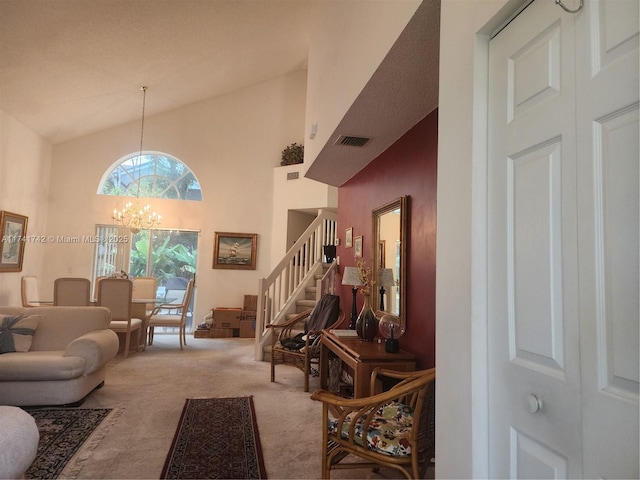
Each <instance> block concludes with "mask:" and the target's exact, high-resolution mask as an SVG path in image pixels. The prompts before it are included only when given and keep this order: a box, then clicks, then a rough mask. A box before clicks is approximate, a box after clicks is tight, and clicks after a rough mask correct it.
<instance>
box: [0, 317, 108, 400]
mask: <svg viewBox="0 0 640 480" xmlns="http://www.w3.org/2000/svg"><path fill="white" fill-rule="evenodd" d="M19 314H24V315H37V316H39V318H38V325H37V327H36V330H35V333H34V335H33V341H32V343H31V347H30V349H29V351H27V352H11V353H3V354H0V405H16V406H35V405H69V404H80V403H82V401H83V400H84V398H85V397H86V396H87V395H88V394H89V393H91V391H92V390H94V389H95V388H96V387H100V386H102V384H103V383H104V380H105V371H106V364H107V362H109V361H110V360H111V359H113V358H114V357H115V356H116V354H117V353H118V346H119V342H118V336H117V335H116V334H115V332H113V331H112V330H109V328H108V326H109V322H110V321H111V312H110V311H109V310H108V309H107V308H104V307H33V308H23V307H0V315H19Z"/></svg>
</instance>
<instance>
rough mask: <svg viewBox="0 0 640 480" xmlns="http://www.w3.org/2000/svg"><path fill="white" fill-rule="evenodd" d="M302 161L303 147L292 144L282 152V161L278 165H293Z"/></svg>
mask: <svg viewBox="0 0 640 480" xmlns="http://www.w3.org/2000/svg"><path fill="white" fill-rule="evenodd" d="M303 161H304V145H298V144H297V143H292V144H291V145H289V146H287V147H285V149H284V150H282V161H281V162H280V165H282V166H284V165H295V164H297V163H302V162H303Z"/></svg>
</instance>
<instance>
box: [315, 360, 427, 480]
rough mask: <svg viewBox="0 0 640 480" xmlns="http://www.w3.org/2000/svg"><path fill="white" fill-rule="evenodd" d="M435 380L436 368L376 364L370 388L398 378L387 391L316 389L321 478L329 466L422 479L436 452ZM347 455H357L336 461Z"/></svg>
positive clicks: (326, 476) (328, 475)
mask: <svg viewBox="0 0 640 480" xmlns="http://www.w3.org/2000/svg"><path fill="white" fill-rule="evenodd" d="M383 377H384V378H383ZM435 379H436V370H435V368H433V369H429V370H421V371H416V372H397V371H393V370H384V369H381V368H376V369H375V370H374V371H373V374H372V376H371V392H375V391H376V388H377V386H378V385H379V381H382V383H383V384H384V383H385V381H387V382H388V381H391V382H397V383H396V384H395V385H394V386H393V387H391V389H390V390H389V391H387V392H383V393H378V394H372V395H371V396H369V397H364V398H355V399H347V398H343V397H340V396H338V395H335V394H332V393H330V392H327V391H324V390H318V391H316V392H314V393H313V394H312V395H311V398H312V399H313V400H317V401H320V402H322V422H323V423H322V425H323V428H322V431H323V434H322V478H330V472H331V470H332V469H345V468H367V467H368V468H374V469H378V468H380V467H389V468H393V469H396V470H399V471H400V472H402V474H403V475H404V476H406V477H407V478H424V474H425V472H426V468H427V467H428V466H429V465H430V464H431V462H432V459H433V457H434V455H435ZM383 380H385V381H383ZM350 454H351V455H355V456H357V457H359V458H360V460H359V461H354V462H351V461H349V462H344V463H340V462H341V461H342V460H343V459H344V458H345V457H347V456H348V455H350Z"/></svg>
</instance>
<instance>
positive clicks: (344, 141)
mask: <svg viewBox="0 0 640 480" xmlns="http://www.w3.org/2000/svg"><path fill="white" fill-rule="evenodd" d="M369 140H370V139H369V138H367V137H355V136H353V135H340V136H339V137H338V139H337V140H336V141H335V145H346V146H348V147H363V146H364V145H365V143H367V142H368V141H369Z"/></svg>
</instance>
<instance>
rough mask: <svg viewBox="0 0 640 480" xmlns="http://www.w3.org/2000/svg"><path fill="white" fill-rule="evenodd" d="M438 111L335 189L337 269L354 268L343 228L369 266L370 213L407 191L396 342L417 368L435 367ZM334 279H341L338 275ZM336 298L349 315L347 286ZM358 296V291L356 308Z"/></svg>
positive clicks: (350, 301) (349, 291)
mask: <svg viewBox="0 0 640 480" xmlns="http://www.w3.org/2000/svg"><path fill="white" fill-rule="evenodd" d="M437 151H438V111H437V110H434V111H433V112H431V113H430V114H429V115H427V116H426V117H425V118H424V119H423V120H422V121H420V122H419V123H418V124H417V125H415V126H414V127H413V128H412V129H411V130H409V131H408V132H407V133H406V134H405V135H403V136H402V137H401V138H400V139H399V140H398V141H397V142H396V143H394V144H393V145H392V146H391V147H389V149H387V150H386V151H385V152H384V153H382V154H381V155H380V156H379V157H377V158H376V159H375V160H373V161H372V162H371V163H370V164H369V165H367V167H365V168H364V169H363V170H362V171H360V172H359V173H358V174H357V175H356V176H354V177H353V178H351V179H350V180H349V181H348V182H346V183H345V184H344V185H343V186H341V187H340V188H339V189H338V236H339V238H340V245H339V246H338V248H337V255H339V256H340V267H339V270H340V272H342V270H343V268H344V267H345V266H355V261H354V258H353V248H345V246H344V237H345V230H346V229H347V228H349V227H352V228H353V236H354V237H356V236H359V235H362V237H363V239H362V240H363V241H362V243H363V257H364V260H365V261H366V263H367V265H371V248H372V247H371V235H372V224H371V211H372V210H374V209H375V208H377V207H379V206H381V205H384V204H386V203H387V202H390V201H392V200H394V199H396V198H398V197H401V196H403V195H408V197H409V202H408V204H409V216H408V230H409V231H408V245H407V255H408V258H407V315H406V317H407V331H406V333H405V334H404V336H403V337H402V338H401V339H400V346H401V348H402V349H403V350H407V351H409V352H411V353H413V354H414V355H416V357H417V359H418V368H431V367H434V366H435V358H436V356H435V355H436V352H435V326H436V322H435V311H436V306H435V300H436V284H435V279H436V181H437V178H436V177H437ZM338 281H339V282H341V281H342V279H338ZM340 300H341V305H342V308H343V310H344V311H345V313H346V316H347V317H349V316H350V313H351V304H352V293H351V287H349V286H341V290H340ZM362 302H363V298H362V295H361V294H359V293H358V295H357V305H358V307H357V309H358V312H359V311H360V308H361V307H362Z"/></svg>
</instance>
